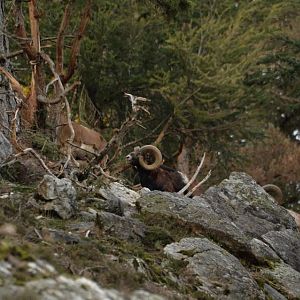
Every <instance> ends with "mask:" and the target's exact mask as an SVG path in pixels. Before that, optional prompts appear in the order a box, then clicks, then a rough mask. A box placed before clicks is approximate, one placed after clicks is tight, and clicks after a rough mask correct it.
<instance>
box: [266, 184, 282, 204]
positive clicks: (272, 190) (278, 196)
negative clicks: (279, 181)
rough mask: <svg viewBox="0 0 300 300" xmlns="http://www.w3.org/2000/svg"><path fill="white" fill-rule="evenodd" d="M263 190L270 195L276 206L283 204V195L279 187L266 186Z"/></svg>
mask: <svg viewBox="0 0 300 300" xmlns="http://www.w3.org/2000/svg"><path fill="white" fill-rule="evenodd" d="M263 189H264V190H265V191H266V192H267V193H268V194H270V195H271V196H272V197H273V198H274V199H275V201H276V202H277V203H278V204H283V203H284V201H283V195H282V191H281V189H280V187H278V186H277V185H275V184H266V185H264V186H263Z"/></svg>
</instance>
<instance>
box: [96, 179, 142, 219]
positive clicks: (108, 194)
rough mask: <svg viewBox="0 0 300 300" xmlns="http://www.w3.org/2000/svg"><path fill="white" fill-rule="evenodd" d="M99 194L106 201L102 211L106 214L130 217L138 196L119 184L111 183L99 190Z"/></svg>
mask: <svg viewBox="0 0 300 300" xmlns="http://www.w3.org/2000/svg"><path fill="white" fill-rule="evenodd" d="M99 194H100V195H101V196H102V197H103V198H104V199H105V200H106V204H105V205H104V207H105V208H104V209H105V210H106V211H108V212H111V213H114V214H117V215H120V216H123V215H125V216H130V215H131V214H132V213H133V212H135V203H136V201H137V200H138V199H139V198H140V195H139V194H138V193H137V192H135V191H133V190H130V189H129V188H127V187H125V186H124V185H122V184H121V183H119V182H112V183H110V184H109V185H107V186H106V187H103V188H100V190H99Z"/></svg>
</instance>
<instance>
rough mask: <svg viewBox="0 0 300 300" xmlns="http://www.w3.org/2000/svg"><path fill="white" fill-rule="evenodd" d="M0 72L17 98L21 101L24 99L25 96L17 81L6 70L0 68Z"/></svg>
mask: <svg viewBox="0 0 300 300" xmlns="http://www.w3.org/2000/svg"><path fill="white" fill-rule="evenodd" d="M0 72H1V73H2V74H3V75H5V77H6V78H7V79H8V80H9V82H10V85H11V87H12V90H13V91H14V92H15V93H16V94H17V96H18V97H19V98H20V99H22V100H23V101H24V100H25V99H26V96H25V95H24V93H23V89H22V86H21V84H20V83H19V81H18V80H17V79H16V78H15V77H14V76H13V75H12V74H11V73H10V72H8V71H7V70H5V69H4V68H3V67H0Z"/></svg>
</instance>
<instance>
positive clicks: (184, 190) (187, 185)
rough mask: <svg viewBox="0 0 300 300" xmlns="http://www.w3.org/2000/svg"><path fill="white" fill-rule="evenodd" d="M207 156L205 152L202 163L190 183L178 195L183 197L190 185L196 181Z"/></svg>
mask: <svg viewBox="0 0 300 300" xmlns="http://www.w3.org/2000/svg"><path fill="white" fill-rule="evenodd" d="M205 155H206V153H205V152H204V154H203V156H202V159H201V162H200V164H199V166H198V168H197V170H196V172H195V173H194V175H193V177H192V178H191V179H190V181H189V182H188V183H187V184H186V185H185V186H184V187H183V188H182V189H181V190H180V191H179V192H178V194H180V195H182V194H183V193H184V192H185V191H186V190H187V189H188V188H189V187H190V185H191V184H192V183H193V182H194V181H195V179H196V177H197V176H198V174H199V172H200V169H201V168H202V165H203V163H204V160H205Z"/></svg>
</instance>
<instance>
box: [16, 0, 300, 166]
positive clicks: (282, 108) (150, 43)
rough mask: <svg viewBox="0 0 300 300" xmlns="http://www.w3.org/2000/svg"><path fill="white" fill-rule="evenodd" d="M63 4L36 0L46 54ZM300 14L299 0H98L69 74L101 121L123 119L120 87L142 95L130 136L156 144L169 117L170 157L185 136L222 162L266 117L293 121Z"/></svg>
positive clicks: (76, 11)
mask: <svg viewBox="0 0 300 300" xmlns="http://www.w3.org/2000/svg"><path fill="white" fill-rule="evenodd" d="M84 2H85V1H82V0H76V1H72V5H73V9H72V18H71V24H70V26H69V27H68V30H67V32H66V35H72V34H74V31H75V30H76V28H77V27H76V25H78V20H79V18H80V13H81V12H82V7H83V6H84ZM66 3H67V1H51V3H50V2H49V1H40V4H39V5H40V11H41V19H40V21H41V28H42V33H41V35H42V37H43V39H44V40H45V39H46V40H47V39H48V40H47V43H48V47H50V54H51V51H55V43H53V41H55V40H53V39H52V40H51V39H49V38H51V37H54V36H56V34H57V31H58V28H59V24H60V20H61V16H62V13H63V9H64V6H65V4H66ZM299 12H300V2H299V1H298V0H286V1H281V0H256V1H236V0H223V1H212V0H202V1H199V0H119V1H109V0H103V1H94V3H93V11H92V18H91V23H90V25H89V27H88V32H87V35H86V37H85V39H84V42H83V44H82V48H81V55H80V58H79V59H80V61H79V72H78V73H77V76H75V77H74V79H80V80H81V81H82V82H83V83H84V88H85V89H86V92H87V95H88V97H89V98H90V99H91V101H92V102H93V103H94V105H95V106H96V108H97V111H98V113H99V117H98V118H99V127H100V128H118V127H119V126H120V124H121V123H122V122H123V121H124V120H125V118H126V115H127V114H128V111H129V110H130V103H129V101H128V100H127V99H126V98H124V96H123V93H124V92H129V93H132V94H134V95H139V96H143V97H147V98H149V99H151V100H152V102H151V107H150V111H151V116H150V118H149V119H148V120H146V121H145V122H144V126H145V127H146V129H142V128H135V129H133V130H132V131H131V132H130V134H129V135H128V137H127V140H126V142H129V141H133V140H135V139H139V138H141V137H142V136H146V135H147V136H148V138H146V139H145V140H143V141H142V143H152V142H154V141H155V139H156V138H157V136H158V135H159V133H160V132H161V131H162V130H163V128H164V126H165V125H166V124H167V126H165V128H164V129H165V132H164V133H165V135H164V138H163V139H162V141H161V143H160V145H159V147H160V148H162V150H163V153H164V154H165V155H166V158H167V159H170V160H172V157H173V155H174V153H175V152H176V151H177V150H178V148H179V145H180V143H186V141H187V140H189V141H192V145H194V147H193V149H191V150H192V153H191V156H192V157H191V158H192V159H193V158H194V159H195V160H197V159H199V156H200V153H199V147H200V149H201V151H200V152H202V151H203V150H205V149H206V150H209V151H210V152H211V153H215V154H216V155H217V156H218V159H219V162H221V163H223V165H224V170H226V169H225V168H226V165H228V163H230V161H232V160H234V161H235V160H236V159H238V156H239V151H238V150H239V149H240V148H241V147H243V146H244V145H245V144H246V143H247V142H248V141H250V140H255V139H256V138H259V137H260V136H261V133H262V132H263V128H264V127H266V126H267V124H268V122H273V123H275V124H276V125H280V126H282V128H283V129H285V130H287V131H288V132H289V133H291V132H292V131H293V130H294V129H295V128H296V125H298V121H299V117H298V115H300V114H299V110H300V101H299V94H300V88H299V86H300V85H299V75H300V55H299V51H300V50H299V49H300V36H299V30H298V29H299V23H300V14H299ZM46 14H47V17H43V15H46ZM12 25H13V22H12ZM12 30H13V29H11V31H12ZM65 40H66V44H68V37H66V39H65ZM12 45H13V43H12ZM52 49H53V50H52ZM67 54H68V53H67ZM14 64H15V65H17V66H20V65H21V66H22V61H21V60H17V61H14ZM27 67H28V69H29V68H30V66H27ZM24 74H25V72H24ZM28 74H29V73H28ZM23 78H24V85H26V82H27V81H28V80H29V78H26V75H23ZM83 94H85V93H83ZM75 106H76V110H77V111H78V104H77V105H75ZM74 117H75V114H74ZM85 121H90V120H85ZM295 124H296V125H295ZM149 133H151V134H149ZM190 144H191V143H190ZM219 166H220V164H219Z"/></svg>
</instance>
